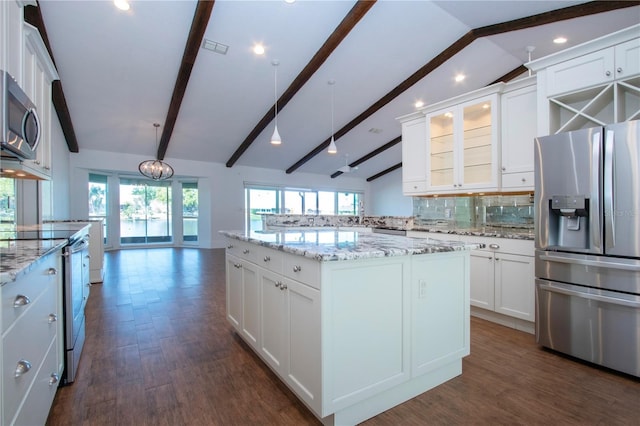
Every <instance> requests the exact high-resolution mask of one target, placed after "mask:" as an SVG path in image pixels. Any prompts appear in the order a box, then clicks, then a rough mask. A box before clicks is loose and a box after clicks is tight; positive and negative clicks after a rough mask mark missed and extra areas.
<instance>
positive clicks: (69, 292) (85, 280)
mask: <svg viewBox="0 0 640 426" xmlns="http://www.w3.org/2000/svg"><path fill="white" fill-rule="evenodd" d="M63 254H64V271H65V273H64V274H65V285H64V291H63V294H64V304H63V311H64V321H65V324H64V328H65V371H64V373H63V376H62V384H63V385H66V384H69V383H73V381H74V380H75V377H76V373H77V371H78V363H79V362H80V355H81V354H82V348H83V346H84V338H85V323H84V309H85V306H86V304H87V299H88V298H89V291H90V288H91V283H90V282H89V258H90V256H89V235H83V236H82V237H81V238H79V239H77V240H75V241H71V242H70V243H69V245H67V246H66V247H65V249H64V253H63Z"/></svg>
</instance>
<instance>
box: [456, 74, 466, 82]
mask: <svg viewBox="0 0 640 426" xmlns="http://www.w3.org/2000/svg"><path fill="white" fill-rule="evenodd" d="M464 78H465V75H464V74H458V75H456V77H455V80H456V82H457V83H460V82H461V81H462V80H464Z"/></svg>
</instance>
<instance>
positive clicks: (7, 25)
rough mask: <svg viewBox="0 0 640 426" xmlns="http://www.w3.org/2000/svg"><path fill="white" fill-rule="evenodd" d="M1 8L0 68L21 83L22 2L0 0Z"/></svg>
mask: <svg viewBox="0 0 640 426" xmlns="http://www.w3.org/2000/svg"><path fill="white" fill-rule="evenodd" d="M0 8H1V9H2V12H0V13H1V16H2V28H0V32H1V35H2V43H3V44H2V52H3V53H2V69H4V70H6V71H7V72H8V73H9V74H11V76H12V77H13V78H15V79H16V81H17V82H18V84H20V85H22V19H23V9H22V8H23V3H22V2H18V1H15V0H11V1H2V2H0Z"/></svg>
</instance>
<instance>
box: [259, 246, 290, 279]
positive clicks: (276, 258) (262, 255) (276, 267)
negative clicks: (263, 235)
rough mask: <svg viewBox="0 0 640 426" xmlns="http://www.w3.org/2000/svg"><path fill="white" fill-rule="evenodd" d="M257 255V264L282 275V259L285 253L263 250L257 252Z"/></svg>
mask: <svg viewBox="0 0 640 426" xmlns="http://www.w3.org/2000/svg"><path fill="white" fill-rule="evenodd" d="M257 255H258V261H257V262H258V265H259V266H261V267H263V268H265V269H267V270H269V271H272V272H275V273H277V274H282V258H283V257H284V253H283V252H281V251H279V250H273V249H268V248H262V249H261V250H259V251H258V252H257Z"/></svg>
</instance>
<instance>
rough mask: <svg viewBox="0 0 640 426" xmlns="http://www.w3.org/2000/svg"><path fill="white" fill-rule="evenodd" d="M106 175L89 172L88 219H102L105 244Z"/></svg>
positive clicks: (105, 242) (105, 241)
mask: <svg viewBox="0 0 640 426" xmlns="http://www.w3.org/2000/svg"><path fill="white" fill-rule="evenodd" d="M108 195H109V193H108V191H107V176H105V175H98V174H94V173H89V219H92V220H102V231H103V235H104V241H103V243H104V244H107V206H108V203H107V200H108V198H107V197H108Z"/></svg>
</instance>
